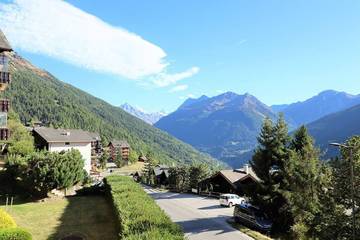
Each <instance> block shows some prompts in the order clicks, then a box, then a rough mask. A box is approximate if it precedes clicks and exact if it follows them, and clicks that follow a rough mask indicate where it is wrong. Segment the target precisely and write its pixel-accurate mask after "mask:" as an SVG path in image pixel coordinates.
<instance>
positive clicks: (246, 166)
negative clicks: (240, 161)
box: [244, 164, 249, 174]
mask: <svg viewBox="0 0 360 240" xmlns="http://www.w3.org/2000/svg"><path fill="white" fill-rule="evenodd" d="M244 170H245V173H246V174H249V164H245V166H244Z"/></svg>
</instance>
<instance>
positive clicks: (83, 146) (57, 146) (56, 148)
mask: <svg viewBox="0 0 360 240" xmlns="http://www.w3.org/2000/svg"><path fill="white" fill-rule="evenodd" d="M72 148H73V149H77V150H79V151H80V153H81V155H82V157H83V159H84V161H85V162H84V164H85V166H84V169H85V170H86V171H87V173H88V174H90V169H91V143H90V142H85V143H70V145H65V143H49V151H50V152H61V151H69V150H71V149H72Z"/></svg>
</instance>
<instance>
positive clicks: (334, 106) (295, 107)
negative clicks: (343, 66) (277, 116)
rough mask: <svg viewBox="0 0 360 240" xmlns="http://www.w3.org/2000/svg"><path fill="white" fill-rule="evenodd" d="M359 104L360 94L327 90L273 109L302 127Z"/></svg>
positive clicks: (275, 106)
mask: <svg viewBox="0 0 360 240" xmlns="http://www.w3.org/2000/svg"><path fill="white" fill-rule="evenodd" d="M357 104H360V94H359V95H352V94H348V93H346V92H340V91H335V90H325V91H322V92H320V93H318V94H317V95H315V96H313V97H311V98H309V99H306V100H305V101H298V102H295V103H291V104H287V105H286V104H285V105H273V106H271V107H272V109H273V110H274V111H275V112H283V113H284V115H285V118H286V119H287V120H288V121H289V122H290V123H292V124H294V125H295V126H300V125H302V124H307V123H310V122H313V121H316V120H317V119H320V118H322V117H324V116H326V115H328V114H331V113H335V112H338V111H342V110H345V109H347V108H350V107H352V106H355V105H357Z"/></svg>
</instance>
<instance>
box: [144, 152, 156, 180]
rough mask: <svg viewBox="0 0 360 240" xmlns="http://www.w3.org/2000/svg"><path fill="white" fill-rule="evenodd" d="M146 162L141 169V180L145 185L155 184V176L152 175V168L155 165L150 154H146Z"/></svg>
mask: <svg viewBox="0 0 360 240" xmlns="http://www.w3.org/2000/svg"><path fill="white" fill-rule="evenodd" d="M145 157H146V160H145V162H144V168H143V178H144V179H143V180H144V181H145V183H146V184H150V185H152V184H154V182H155V179H154V178H155V175H154V167H155V164H156V161H155V160H154V157H153V154H152V152H150V151H149V152H148V153H147V154H146V155H145Z"/></svg>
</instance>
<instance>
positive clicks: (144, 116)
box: [120, 103, 166, 125]
mask: <svg viewBox="0 0 360 240" xmlns="http://www.w3.org/2000/svg"><path fill="white" fill-rule="evenodd" d="M120 108H121V109H123V110H125V111H126V112H128V113H130V114H131V115H133V116H135V117H137V118H139V119H141V120H143V121H144V122H146V123H148V124H150V125H153V124H154V123H156V122H157V121H159V120H160V119H161V118H162V117H164V116H166V113H165V112H153V113H148V112H145V111H144V110H142V109H140V108H137V107H133V106H131V105H130V104H128V103H124V104H122V105H121V106H120Z"/></svg>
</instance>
